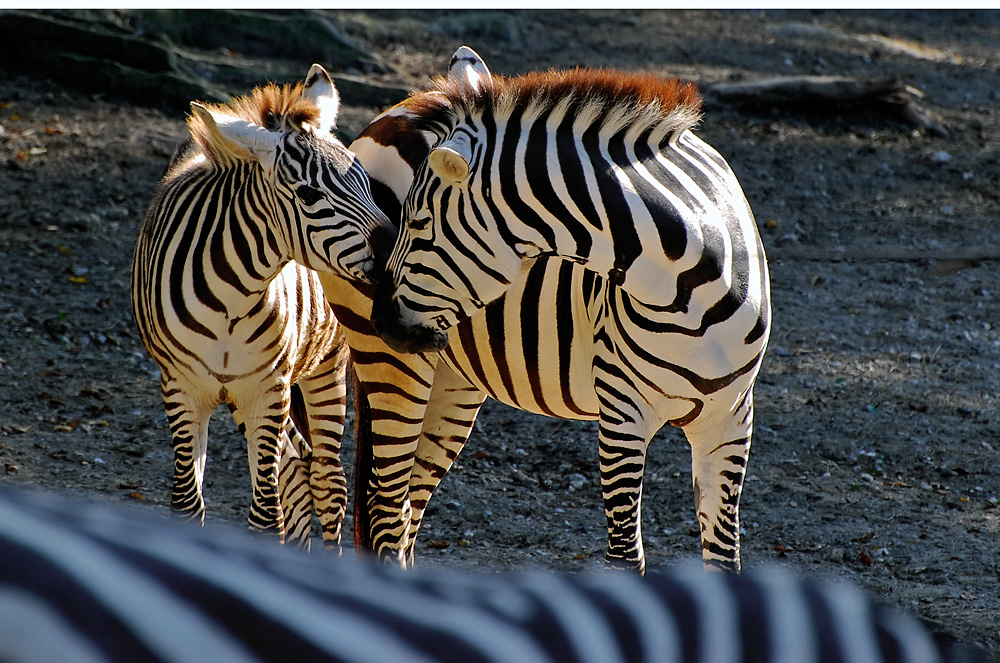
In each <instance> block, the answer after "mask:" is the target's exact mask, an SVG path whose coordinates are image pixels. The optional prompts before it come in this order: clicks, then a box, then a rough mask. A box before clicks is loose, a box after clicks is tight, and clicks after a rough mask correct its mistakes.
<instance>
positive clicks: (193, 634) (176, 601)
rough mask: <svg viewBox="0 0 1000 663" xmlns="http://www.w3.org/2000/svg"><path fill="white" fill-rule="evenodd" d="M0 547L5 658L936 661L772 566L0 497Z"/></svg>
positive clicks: (900, 629)
mask: <svg viewBox="0 0 1000 663" xmlns="http://www.w3.org/2000/svg"><path fill="white" fill-rule="evenodd" d="M0 555H2V559H3V564H0V660H3V661H5V662H6V663H48V662H50V661H59V662H60V663H97V662H99V661H100V662H105V663H118V662H122V663H133V662H135V661H144V662H149V663H156V662H158V661H170V662H174V663H176V662H181V661H219V662H220V663H221V662H223V661H224V662H225V663H249V662H252V661H253V662H256V661H261V662H262V661H274V662H275V663H277V662H284V661H314V662H317V663H319V662H341V663H361V662H362V661H363V662H364V663H383V662H385V663H388V662H390V661H391V662H393V663H397V662H400V663H401V662H405V663H430V662H438V663H458V662H459V661H461V662H462V663H475V662H496V663H512V662H516V663H619V662H622V663H624V662H625V661H632V662H646V663H695V662H696V661H697V662H698V663H740V662H746V663H750V662H754V663H763V662H772V663H813V662H815V663H820V662H822V663H936V662H939V661H942V660H943V659H942V656H941V653H940V648H939V646H938V645H937V644H936V643H935V641H934V640H933V639H932V638H931V637H930V636H929V635H928V633H927V632H926V631H925V630H924V629H923V628H922V627H921V625H920V624H919V623H918V622H917V621H916V620H914V619H913V618H911V617H909V616H908V615H906V614H903V613H900V612H896V611H893V610H891V609H889V608H887V607H885V606H882V605H878V604H873V603H871V602H870V601H869V600H868V599H866V598H865V597H864V595H863V594H862V593H861V592H860V591H858V590H857V589H855V588H853V587H851V586H849V585H845V584H839V583H829V582H818V581H811V580H805V579H801V578H798V577H796V576H794V575H792V574H791V573H790V572H787V571H782V570H779V569H777V568H770V569H768V568H764V569H754V570H751V571H750V572H748V573H747V574H746V575H744V576H732V575H723V574H717V573H712V574H706V573H703V572H702V570H701V569H700V568H698V566H697V565H679V566H674V567H672V568H669V569H666V570H664V571H663V572H651V573H649V574H648V575H647V576H646V577H645V578H637V577H633V576H631V575H628V574H614V575H604V574H595V575H586V574H575V575H572V576H560V575H556V574H549V573H539V572H535V573H531V574H516V575H515V574H500V575H497V574H470V573H467V572H457V571H455V570H449V571H447V572H440V571H439V572H437V573H426V572H424V573H420V572H407V573H400V572H399V571H396V570H393V569H386V568H380V567H376V566H371V565H366V564H360V563H358V562H356V561H354V560H349V559H346V558H334V557H328V556H316V555H305V554H303V553H302V552H300V551H298V550H292V549H289V548H282V547H280V546H275V545H273V544H270V543H269V542H267V541H261V540H259V539H258V538H254V537H251V536H249V535H248V534H247V533H246V532H238V531H233V530H229V529H225V530H220V529H215V528H212V527H209V528H206V529H203V530H196V529H192V528H187V527H181V526H179V525H178V524H177V523H173V522H164V521H163V520H162V519H154V518H151V517H149V516H148V515H147V514H145V513H138V512H137V509H133V510H125V509H121V508H119V509H117V510H115V509H111V508H109V507H106V506H105V507H101V506H97V505H95V504H88V503H86V502H81V501H78V500H77V501H73V502H70V501H67V500H63V499H61V498H56V497H54V496H50V495H40V494H39V495H32V494H28V493H21V492H16V491H11V490H3V491H0ZM949 653H950V655H953V656H955V658H950V659H949V660H953V661H956V662H957V661H960V660H961V661H971V660H973V659H971V658H958V656H959V655H967V654H971V653H972V652H965V651H957V650H956V649H955V648H952V651H951V652H949Z"/></svg>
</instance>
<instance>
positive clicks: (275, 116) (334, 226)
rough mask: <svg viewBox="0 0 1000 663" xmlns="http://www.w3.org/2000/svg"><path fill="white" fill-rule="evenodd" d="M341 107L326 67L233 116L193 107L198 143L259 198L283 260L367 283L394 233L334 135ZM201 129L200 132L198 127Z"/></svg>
mask: <svg viewBox="0 0 1000 663" xmlns="http://www.w3.org/2000/svg"><path fill="white" fill-rule="evenodd" d="M339 105H340V98H339V96H338V94H337V89H336V88H335V87H334V84H333V81H332V80H330V76H329V75H328V74H327V73H326V70H325V69H323V67H321V66H319V65H316V64H314V65H313V66H312V68H311V69H310V70H309V75H308V76H307V77H306V80H305V83H304V84H300V85H298V86H295V87H289V86H285V87H284V88H279V87H278V86H276V85H268V86H267V87H264V88H259V89H257V90H255V91H254V93H253V94H252V95H251V96H248V97H241V98H237V99H235V100H234V101H233V102H232V105H231V106H229V107H226V106H216V105H211V106H206V105H202V104H198V103H192V104H191V108H192V110H193V111H194V115H195V116H196V117H197V118H198V120H197V121H195V120H194V119H193V118H192V125H191V126H192V136H193V137H194V138H195V140H196V142H197V143H198V144H199V145H200V147H201V148H202V151H203V152H204V153H205V155H206V156H207V157H208V158H209V159H211V160H212V161H214V162H215V164H216V166H217V167H218V168H219V169H220V170H232V171H236V172H239V173H240V175H237V176H236V178H235V181H238V183H239V184H238V186H245V187H246V188H247V190H248V191H249V190H253V197H254V198H255V200H256V201H257V203H258V204H260V205H261V207H260V209H256V210H250V211H251V212H253V213H255V214H257V215H259V216H260V217H261V220H262V221H263V222H264V223H266V224H267V225H268V226H269V230H270V231H271V233H272V234H273V236H274V237H276V238H278V242H279V243H280V244H283V245H284V246H281V247H279V251H280V252H281V253H282V254H284V255H285V257H286V258H288V259H290V260H295V261H296V262H299V263H300V264H302V265H305V266H306V267H309V268H311V269H315V270H317V271H324V272H333V273H337V274H340V275H342V276H345V277H347V278H351V279H355V280H363V281H370V280H371V272H372V271H373V269H374V265H375V261H374V255H375V252H376V251H380V250H382V251H384V249H383V248H382V246H383V245H388V244H390V243H391V241H392V239H391V238H392V237H393V236H394V234H395V230H394V228H393V226H392V223H391V222H390V221H389V219H388V218H387V217H386V216H385V214H383V213H382V211H381V210H380V209H379V208H378V206H377V205H376V204H375V202H374V200H372V194H371V189H370V184H369V179H368V174H367V172H366V171H365V169H364V167H363V166H362V165H361V162H360V161H358V160H357V159H356V158H355V156H354V154H353V153H351V152H350V151H349V150H348V149H347V148H346V147H345V146H344V144H343V143H341V142H340V140H338V139H337V138H336V137H335V136H334V135H333V133H332V129H333V127H334V126H335V125H336V120H337V113H338V110H339ZM199 121H200V126H199V125H198V122H199Z"/></svg>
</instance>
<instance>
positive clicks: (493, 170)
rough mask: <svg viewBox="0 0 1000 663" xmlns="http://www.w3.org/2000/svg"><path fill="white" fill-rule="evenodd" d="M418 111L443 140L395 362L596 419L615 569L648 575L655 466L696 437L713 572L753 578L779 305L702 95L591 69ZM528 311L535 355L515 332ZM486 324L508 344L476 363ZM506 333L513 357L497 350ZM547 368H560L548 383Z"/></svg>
mask: <svg viewBox="0 0 1000 663" xmlns="http://www.w3.org/2000/svg"><path fill="white" fill-rule="evenodd" d="M408 112H409V113H410V114H411V116H412V120H413V124H414V126H415V127H416V128H417V130H418V131H421V132H431V133H433V134H434V137H435V138H434V140H435V144H434V146H433V149H432V150H431V152H430V154H429V155H428V157H427V159H426V160H425V161H424V162H423V163H422V164H421V165H420V166H419V167H418V168H417V170H416V174H415V178H414V181H413V184H412V187H411V189H410V191H409V193H408V194H407V198H406V200H405V206H404V210H403V216H402V218H403V220H404V221H405V225H404V227H403V228H402V229H401V231H400V234H399V237H398V238H397V242H396V245H395V247H394V248H393V250H392V253H391V255H390V257H389V259H388V263H387V266H386V273H385V274H384V275H383V276H382V277H381V281H380V284H379V286H378V291H377V292H376V296H375V304H374V306H373V314H372V322H373V324H374V326H375V329H376V330H377V331H378V333H379V334H380V335H381V336H382V338H383V339H385V340H386V341H387V343H388V344H389V345H390V347H392V348H393V349H395V350H397V351H399V352H415V351H420V352H425V353H426V352H435V351H442V350H444V353H445V354H446V355H447V356H448V360H447V363H448V364H449V366H450V367H451V369H452V371H453V372H454V373H456V374H458V375H460V376H461V378H463V379H464V381H465V382H466V383H467V384H471V385H474V387H476V388H478V389H479V390H481V391H482V392H486V393H489V394H490V395H492V396H494V397H496V398H497V399H498V400H501V401H502V402H506V403H507V404H509V405H513V406H515V407H521V408H523V409H528V410H532V411H535V412H541V413H543V414H550V415H554V416H560V417H565V418H571V419H590V420H593V419H596V420H597V421H598V422H599V454H600V469H601V479H602V481H601V482H602V492H603V499H604V506H605V513H606V517H607V526H608V547H607V551H606V556H605V561H606V565H607V566H608V567H609V568H627V569H635V570H638V571H640V572H641V571H642V570H643V569H644V565H645V559H644V553H643V547H642V535H641V521H640V507H641V495H642V475H643V465H644V461H645V454H646V449H647V446H648V444H649V442H650V440H651V439H652V437H653V435H654V434H655V433H656V432H657V431H658V430H659V429H660V428H661V427H662V426H663V425H664V424H665V423H669V424H671V425H673V426H676V427H679V428H681V429H682V430H683V431H684V433H685V436H686V437H687V440H688V442H689V445H690V448H691V452H692V476H693V486H694V496H695V509H696V513H697V517H698V521H699V524H700V530H701V540H702V556H703V561H704V563H705V565H706V567H709V568H719V569H722V570H729V571H734V572H739V570H740V555H739V537H740V525H739V498H740V494H741V491H742V485H743V479H744V477H745V472H746V465H747V459H748V455H749V448H750V439H751V434H752V427H753V384H754V381H755V379H756V375H757V373H758V371H759V369H760V364H761V360H762V357H763V354H764V350H765V348H766V345H767V339H768V333H769V328H770V304H769V290H770V288H769V280H768V272H767V263H766V260H765V256H764V249H763V246H762V244H761V241H760V238H759V235H758V233H757V228H756V224H755V222H754V218H753V213H752V211H751V209H750V206H749V204H748V203H747V201H746V198H745V196H744V194H743V192H742V189H741V188H740V185H739V183H738V182H737V180H736V177H735V175H734V174H733V172H732V170H731V169H730V167H729V166H728V164H727V163H726V162H725V160H724V159H723V158H722V157H721V156H720V155H719V154H718V153H717V152H716V151H715V150H714V149H712V148H711V147H710V146H708V145H707V144H706V143H704V142H703V141H702V140H700V139H699V138H697V137H696V136H695V135H694V134H693V133H692V131H691V129H692V128H693V127H694V125H695V124H696V122H697V121H698V120H699V118H700V98H699V97H698V94H697V91H696V90H695V88H694V86H693V85H691V84H682V83H681V82H679V81H676V80H670V81H666V80H662V79H659V78H656V77H654V76H652V75H634V74H633V75H630V74H624V73H621V72H614V71H608V70H584V69H577V70H572V71H567V72H547V73H531V74H527V75H524V76H521V77H517V78H509V79H508V78H502V77H479V78H478V79H476V81H474V82H471V83H470V82H469V81H467V80H466V81H463V80H461V79H458V78H456V77H451V78H447V79H438V80H437V81H436V83H435V85H434V87H433V89H432V91H431V92H430V93H427V94H424V95H422V96H421V97H420V98H419V99H415V100H411V103H410V104H409V105H408ZM545 261H550V262H548V263H546V262H545ZM539 263H542V264H547V267H545V268H544V269H543V268H540V267H537V265H538V264H539ZM543 275H544V276H547V277H551V278H550V279H549V280H546V279H545V278H541V277H542V276H543ZM556 284H558V285H556ZM501 295H506V299H505V300H503V303H502V304H501V305H500V306H494V307H493V308H491V307H490V306H489V304H490V302H495V301H496V300H497V298H498V297H500V296H501ZM519 312H520V313H521V328H520V330H519V331H520V334H521V337H520V342H519V341H518V337H517V336H516V335H512V334H511V333H510V329H508V328H507V327H506V325H508V324H511V322H512V320H517V317H518V316H517V314H518V313H519ZM536 319H537V321H538V324H537V326H536V324H535V320H536ZM463 324H464V325H466V326H465V327H464V328H463V326H462V325H463ZM453 327H454V330H453V331H451V332H450V333H449V329H451V328H453ZM472 328H475V329H476V331H477V332H478V331H482V332H483V333H489V332H490V330H494V331H495V333H494V334H493V336H492V338H491V340H492V342H493V343H494V345H492V346H490V347H489V348H484V347H482V346H476V341H478V340H479V339H480V338H485V337H482V336H478V335H477V334H475V333H470V332H471V329H472ZM505 332H506V337H507V339H510V338H512V337H513V339H514V340H513V341H510V340H508V341H507V345H506V346H504V345H500V346H499V347H498V345H496V344H497V343H500V342H501V341H500V339H501V338H503V335H504V333H505ZM449 340H450V341H451V343H450V344H449ZM511 345H512V346H513V348H511V347H510V346H511ZM553 357H559V358H561V360H560V361H558V362H556V361H555V360H554V359H552V358H553ZM489 359H492V360H493V361H492V362H488V361H487V360H489ZM512 361H513V362H514V363H513V364H512V363H511V362H512ZM546 361H549V362H554V363H555V364H556V366H557V368H558V369H559V370H558V371H557V372H555V373H548V372H541V371H539V372H535V371H534V369H535V368H536V367H538V366H541V365H543V364H544V362H546ZM555 376H558V379H554V378H555ZM520 394H530V398H524V399H521V398H520Z"/></svg>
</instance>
